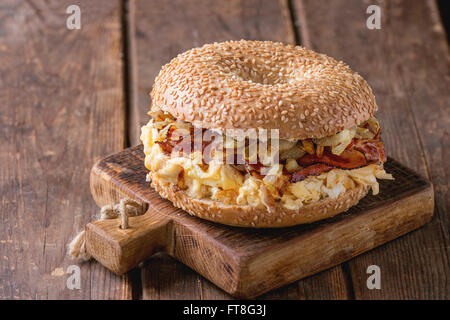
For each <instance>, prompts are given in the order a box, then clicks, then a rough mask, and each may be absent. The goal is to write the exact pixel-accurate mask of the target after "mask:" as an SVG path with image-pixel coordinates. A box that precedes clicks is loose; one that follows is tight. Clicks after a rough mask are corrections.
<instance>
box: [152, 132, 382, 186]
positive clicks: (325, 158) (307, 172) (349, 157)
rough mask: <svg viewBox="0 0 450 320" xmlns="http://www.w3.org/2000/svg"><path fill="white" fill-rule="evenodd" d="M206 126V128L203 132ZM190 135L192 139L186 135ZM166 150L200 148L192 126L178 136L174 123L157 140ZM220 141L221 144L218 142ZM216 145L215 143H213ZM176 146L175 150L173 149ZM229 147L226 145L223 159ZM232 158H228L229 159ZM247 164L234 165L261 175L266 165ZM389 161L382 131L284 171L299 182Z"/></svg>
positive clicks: (307, 156)
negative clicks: (309, 177) (345, 147)
mask: <svg viewBox="0 0 450 320" xmlns="http://www.w3.org/2000/svg"><path fill="white" fill-rule="evenodd" d="M205 130H206V129H203V133H204V131H205ZM187 138H190V139H187ZM213 142H214V139H213V140H212V141H202V143H201V151H202V152H203V153H204V151H205V148H206V147H207V146H208V145H210V144H212V143H213ZM155 143H157V144H159V145H160V146H161V148H162V150H163V152H164V153H166V154H169V155H170V154H171V153H172V152H173V151H179V152H186V153H190V152H193V151H200V150H194V149H195V148H197V149H199V148H198V147H199V146H196V145H195V143H194V131H193V130H191V132H190V135H189V134H188V135H186V136H177V135H176V134H175V128H174V127H171V128H170V129H169V131H168V133H167V138H166V139H165V140H164V141H156V142H155ZM219 145H221V144H219ZM212 146H213V147H214V145H212ZM175 147H176V150H174V149H175ZM226 151H227V150H226V149H223V150H222V152H223V153H224V160H226V159H225V155H226V154H227V153H226ZM209 160H210V155H205V154H204V160H203V161H204V163H206V164H207V163H209ZM228 160H229V159H228ZM234 160H235V161H236V162H235V163H238V162H237V154H234ZM242 162H245V165H236V166H235V168H236V169H238V170H239V171H243V172H244V171H245V172H249V173H251V174H255V175H257V176H260V175H261V168H262V167H263V165H262V164H261V163H260V162H259V161H258V163H257V164H249V163H248V162H247V161H245V159H241V162H239V163H242ZM384 162H386V152H385V149H384V145H383V142H381V140H380V138H379V132H378V133H377V135H376V136H375V137H374V138H373V139H356V138H355V139H353V140H352V142H351V143H350V144H349V145H348V146H347V149H345V150H344V151H343V152H342V153H341V154H340V155H335V154H333V153H332V152H331V150H330V148H329V147H325V149H324V150H323V152H322V154H321V155H317V153H314V154H305V155H304V156H302V157H301V158H299V159H297V163H298V164H299V165H300V166H301V167H302V168H301V169H299V170H297V171H296V172H294V173H289V172H287V171H286V172H284V174H286V175H289V176H290V181H291V182H298V181H302V180H304V179H306V178H307V177H308V176H318V175H320V174H322V173H324V172H328V171H330V170H332V169H333V168H339V169H346V170H350V169H356V168H361V167H364V166H367V165H369V164H371V163H384ZM261 177H262V176H261Z"/></svg>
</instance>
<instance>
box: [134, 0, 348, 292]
mask: <svg viewBox="0 0 450 320" xmlns="http://www.w3.org/2000/svg"><path fill="white" fill-rule="evenodd" d="M130 4H131V8H130V12H131V13H132V14H133V13H135V15H134V16H132V17H131V18H130V19H129V20H130V21H131V22H132V23H131V25H130V30H131V31H130V34H132V35H134V36H132V37H131V38H130V48H131V52H130V53H129V56H130V57H131V58H132V60H133V61H134V63H133V64H132V66H131V68H132V70H131V72H130V74H131V75H132V82H133V87H132V88H131V90H130V92H131V93H132V95H133V96H132V97H131V101H132V102H133V104H132V106H131V114H130V116H129V119H130V121H131V124H130V141H131V143H132V144H136V143H139V133H140V127H141V126H142V125H143V124H145V123H146V122H147V121H148V116H147V115H146V112H147V110H148V106H149V104H150V98H149V95H148V93H149V91H150V90H151V87H152V85H153V81H154V78H155V77H156V75H157V74H158V72H159V70H160V68H161V66H162V65H163V64H165V63H168V62H169V61H170V59H171V58H173V57H175V56H176V55H177V54H178V53H181V52H183V51H185V50H188V49H190V48H192V47H197V46H200V45H202V44H204V43H211V42H214V41H217V42H220V41H226V40H239V39H249V40H272V41H283V42H286V43H295V35H294V32H293V26H292V23H291V19H290V13H289V6H288V1H286V0H280V1H273V0H230V1H214V3H212V2H211V1H206V0H194V1H189V2H187V1H182V0H170V1H146V0H136V1H133V2H131V3H130ZM158 261H159V262H160V263H161V266H160V269H161V270H162V269H171V270H175V271H174V272H176V273H177V276H174V277H175V278H176V279H183V277H184V275H185V274H186V273H185V272H183V268H177V267H175V266H174V265H173V264H177V262H174V261H173V260H170V259H163V260H158ZM146 273H147V271H146V270H143V278H144V279H149V281H150V282H149V283H144V282H143V288H144V293H143V296H144V297H149V298H150V297H151V298H157V297H156V296H154V295H153V293H151V292H149V291H148V290H147V289H148V288H157V287H167V288H172V290H174V291H176V290H177V288H176V287H174V286H171V284H170V281H171V278H170V277H168V276H167V274H164V273H161V274H160V276H159V277H148V276H146V275H145V274H146ZM197 277H198V276H197ZM197 277H196V276H194V277H191V276H190V275H188V276H186V277H185V278H184V279H185V281H186V283H187V284H186V286H187V288H190V289H185V290H184V292H182V293H175V295H177V297H180V298H181V297H183V298H186V299H200V298H205V299H223V298H225V297H228V296H224V294H223V292H222V291H221V290H219V289H217V288H216V287H215V286H213V285H211V284H210V282H209V281H207V280H205V279H203V278H197ZM180 281H181V280H180ZM330 283H333V285H332V286H331V285H329V284H330ZM345 284H346V281H344V274H343V272H342V270H341V268H340V267H338V268H336V269H332V270H330V271H326V272H323V273H321V274H320V275H318V276H315V277H314V278H313V279H307V280H304V281H300V282H299V283H298V286H299V290H298V292H299V295H297V290H296V289H295V290H291V289H289V288H286V290H284V289H281V290H277V292H276V293H274V294H272V297H273V298H280V299H282V298H285V297H287V296H289V297H292V296H293V297H295V298H297V297H299V298H301V297H305V294H303V292H308V294H307V297H308V298H311V299H314V298H321V297H324V296H326V297H339V298H342V297H346V296H347V292H348V290H347V288H346V285H345ZM293 286H294V287H296V286H297V285H293ZM199 288H200V289H199ZM167 291H168V292H170V289H167ZM292 293H293V294H292Z"/></svg>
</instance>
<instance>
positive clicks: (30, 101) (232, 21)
mask: <svg viewBox="0 0 450 320" xmlns="http://www.w3.org/2000/svg"><path fill="white" fill-rule="evenodd" d="M374 2H375V3H377V4H379V5H380V6H381V8H382V28H381V29H380V30H369V29H367V28H366V25H365V22H366V19H367V17H368V15H367V14H366V13H365V12H366V8H367V6H368V5H369V4H370V3H369V2H366V1H359V0H352V1H348V0H333V1H325V0H289V1H288V0H281V1H275V0H273V1H272V0H240V1H238V0H230V1H214V2H211V1H208V0H194V1H182V0H165V1H158V0H152V1H147V0H122V1H119V0H116V1H110V0H99V1H95V2H94V1H87V0H86V1H78V0H73V1H68V0H67V1H66V0H64V1H56V0H54V1H43V0H42V1H41V0H37V1H22V0H20V1H17V0H6V1H2V6H1V7H0V58H1V59H0V61H2V64H1V65H0V92H1V94H0V102H1V104H0V136H1V140H0V141H1V142H0V143H1V146H2V149H1V151H0V163H1V166H0V172H1V173H0V194H1V207H0V208H1V209H0V219H1V223H0V232H1V236H0V299H46V298H55V299H67V298H77V299H111V298H116V299H141V298H142V299H185V298H191V299H226V298H231V297H230V296H229V295H227V294H225V293H224V292H223V291H221V290H220V289H218V288H217V287H216V286H215V285H213V284H211V283H210V282H209V281H208V280H205V279H204V278H203V277H201V276H199V275H198V274H196V273H195V272H194V271H192V270H190V269H189V268H187V267H185V266H184V265H182V264H181V263H179V262H177V261H175V260H174V259H172V258H170V257H168V256H167V255H164V254H158V255H155V256H153V257H152V258H151V259H149V260H147V261H146V262H145V263H144V264H143V266H142V267H141V268H140V269H137V270H136V271H134V272H132V273H130V274H127V275H126V276H122V277H119V276H115V275H114V274H113V273H112V272H109V271H108V270H106V269H105V268H103V267H102V266H101V265H100V264H98V263H96V262H89V263H83V264H80V267H81V278H82V282H81V290H69V289H67V288H66V285H65V282H66V279H67V277H68V275H67V274H65V270H66V268H67V266H68V265H70V264H73V263H74V262H72V261H70V259H68V258H67V257H66V256H65V251H66V246H67V244H68V243H69V241H70V240H71V238H72V237H73V236H74V235H75V234H76V232H78V231H79V230H81V229H82V228H83V226H84V225H85V224H86V223H87V222H89V221H92V220H95V219H96V216H97V214H98V208H97V206H96V205H95V203H94V201H93V200H92V197H91V195H90V192H89V171H90V168H91V167H92V165H93V164H94V163H95V161H96V160H98V159H100V158H103V157H104V156H106V155H108V154H111V153H115V152H117V151H119V150H121V149H122V148H124V147H126V146H130V145H134V144H136V143H138V138H139V128H140V126H141V125H142V124H143V123H144V122H145V121H146V119H147V118H146V115H145V112H146V110H147V109H148V105H149V103H150V99H149V97H148V92H149V91H150V89H151V85H152V83H153V79H154V77H155V76H156V75H157V72H158V71H159V68H160V67H161V65H162V64H164V63H166V62H168V61H169V60H170V59H171V58H172V57H173V56H175V55H176V54H177V53H180V52H182V51H184V50H186V49H189V48H191V47H193V46H198V45H201V44H203V43H207V42H213V41H223V40H228V39H241V38H245V39H259V40H278V41H283V42H287V43H297V44H302V45H304V46H306V47H310V48H313V49H315V50H318V51H320V52H323V53H326V54H329V55H331V56H333V57H335V58H338V59H342V60H344V61H346V62H347V63H348V64H349V65H350V66H351V67H352V68H354V69H355V70H356V71H358V72H360V73H361V75H362V76H364V77H365V78H366V79H367V80H368V82H369V83H370V85H371V86H372V87H373V89H374V92H375V95H376V97H377V102H378V105H379V106H380V110H379V112H378V114H377V117H378V118H379V119H380V120H381V122H382V124H383V126H382V127H383V139H384V141H385V142H386V146H387V149H388V153H389V154H390V155H392V156H393V157H394V158H396V159H397V160H399V161H400V162H402V163H405V164H406V165H408V166H409V167H411V168H412V169H414V170H416V171H417V172H419V173H420V174H422V175H423V176H425V177H427V178H429V179H430V180H431V181H432V182H433V184H434V188H435V207H436V209H435V215H434V217H433V219H432V221H431V222H430V223H429V224H427V225H426V226H425V227H423V228H421V229H420V230H418V231H415V232H413V233H411V234H409V235H407V236H404V237H402V238H400V239H398V240H395V241H393V242H390V243H389V244H387V245H384V246H382V247H379V248H377V249H375V250H372V251H370V252H368V253H365V254H363V255H361V256H358V257H357V258H354V259H352V260H351V261H350V262H348V263H344V264H341V265H340V266H337V267H335V268H332V269H330V270H326V271H323V272H321V273H319V274H317V275H315V276H312V277H308V278H306V279H303V280H300V281H298V282H296V283H293V284H291V285H288V286H285V287H283V288H280V289H277V290H274V291H272V292H269V293H267V294H265V295H264V296H262V297H260V298H262V299H280V298H282V299H390V298H394V299H418V298H424V299H449V298H450V292H449V291H450V290H449V279H450V275H449V241H450V237H449V221H448V220H449V207H450V197H449V195H448V192H449V174H450V166H449V162H448V160H447V159H448V158H449V157H450V151H449V147H450V143H449V142H450V141H449V140H450V135H449V132H448V128H449V127H450V115H449V105H450V99H449V88H450V83H449V82H450V81H449V64H448V61H449V60H448V57H449V55H448V44H447V42H446V36H445V31H444V29H443V27H442V23H441V21H440V18H439V11H438V8H437V6H436V3H435V1H434V0H425V1H422V0H413V1H411V0H409V1H408V0H395V1H394V0H393V1H379V2H378V1H374ZM212 3H213V4H212ZM71 4H78V5H79V6H80V8H81V14H82V18H81V21H82V28H81V30H68V29H67V28H66V18H67V14H66V13H65V10H66V8H67V7H68V6H69V5H71ZM371 264H376V265H379V266H380V267H381V270H382V290H368V289H367V287H366V285H365V283H366V279H367V274H366V268H367V266H369V265H371Z"/></svg>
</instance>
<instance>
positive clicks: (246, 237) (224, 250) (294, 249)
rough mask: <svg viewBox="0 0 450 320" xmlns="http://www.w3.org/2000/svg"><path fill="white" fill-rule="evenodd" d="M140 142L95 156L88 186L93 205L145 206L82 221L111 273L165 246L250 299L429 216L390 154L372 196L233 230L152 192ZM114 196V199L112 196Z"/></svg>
mask: <svg viewBox="0 0 450 320" xmlns="http://www.w3.org/2000/svg"><path fill="white" fill-rule="evenodd" d="M142 148H143V147H142V145H139V146H136V147H133V148H128V149H126V150H124V151H122V152H120V153H118V154H115V155H112V156H109V157H107V158H105V159H103V160H102V161H100V162H98V163H97V164H96V166H95V167H94V168H93V170H92V176H91V191H92V194H93V196H94V199H95V200H96V202H97V203H98V204H99V205H104V204H106V203H108V202H110V201H111V200H112V199H111V197H110V194H111V193H110V192H107V193H104V192H103V191H104V190H112V189H116V190H119V192H118V193H117V195H119V194H123V195H125V196H127V197H131V198H133V199H136V200H138V201H141V202H144V203H147V204H148V211H147V213H146V214H144V215H142V216H138V217H132V218H129V219H130V222H129V224H130V227H129V229H126V230H122V229H120V228H119V225H120V221H118V220H105V221H98V222H95V223H91V224H89V225H88V226H87V227H86V241H87V249H88V252H89V253H90V254H91V255H92V256H94V257H95V258H96V259H98V260H99V261H100V262H102V264H103V265H105V266H106V267H108V268H109V269H111V270H113V271H114V272H116V273H124V272H127V271H128V270H129V269H131V268H133V267H135V266H137V265H138V263H139V262H140V261H141V260H143V259H144V258H146V257H150V256H151V255H152V254H154V253H155V252H158V251H161V252H166V253H168V254H169V255H171V256H173V257H175V258H176V259H177V260H179V261H181V262H183V263H184V264H186V265H187V266H189V267H191V268H192V269H194V270H196V271H197V272H199V273H200V274H201V275H203V276H204V277H206V278H207V279H209V280H210V281H212V282H213V283H215V284H216V285H217V286H218V287H220V288H222V289H223V290H225V291H226V292H228V293H230V294H231V295H233V296H236V297H239V298H252V297H255V296H258V295H260V294H262V293H265V292H267V291H270V290H272V289H274V288H278V287H281V286H282V285H286V284H289V283H292V282H293V281H296V280H298V279H301V278H304V277H307V276H309V275H312V274H315V273H317V272H319V271H322V270H325V269H328V268H330V267H333V266H335V265H337V264H340V263H342V262H344V261H346V260H348V259H350V258H352V257H354V256H356V255H358V254H361V253H363V252H366V251H368V250H370V249H372V248H374V247H376V246H378V245H381V244H384V243H386V242H388V241H390V240H393V239H395V238H397V237H399V236H401V235H404V234H406V233H407V232H409V231H411V230H414V229H416V228H418V227H420V226H422V225H423V224H424V223H426V222H427V221H429V220H430V219H431V215H432V214H433V206H434V198H433V188H432V186H431V184H430V183H428V182H427V181H425V180H423V179H422V178H420V177H419V176H418V175H416V174H415V173H413V172H411V171H410V170H409V169H407V168H405V167H402V166H401V165H400V164H398V163H396V162H395V161H393V160H392V159H390V160H389V161H388V162H387V163H386V164H385V167H386V170H387V171H388V172H391V173H392V174H393V176H394V178H395V180H394V181H381V182H380V194H379V195H377V196H367V197H365V198H363V199H362V200H361V201H360V203H359V204H358V205H357V206H355V207H352V208H351V209H349V210H348V211H347V212H346V213H345V214H341V215H338V216H336V217H333V218H330V219H327V220H323V221H320V222H317V223H312V224H307V225H300V226H296V227H289V228H281V229H250V228H238V227H231V226H225V225H220V224H217V223H211V222H209V221H206V220H203V219H199V218H196V217H193V216H190V215H188V214H187V213H186V212H184V211H182V210H181V209H178V208H175V207H173V206H172V204H171V203H170V202H169V201H167V200H165V199H162V198H160V197H159V195H158V193H156V192H155V191H154V190H153V189H152V188H151V187H150V183H149V182H147V181H145V176H146V173H147V170H146V169H145V167H144V163H143V160H144V155H143V152H142ZM118 201H119V199H115V202H118Z"/></svg>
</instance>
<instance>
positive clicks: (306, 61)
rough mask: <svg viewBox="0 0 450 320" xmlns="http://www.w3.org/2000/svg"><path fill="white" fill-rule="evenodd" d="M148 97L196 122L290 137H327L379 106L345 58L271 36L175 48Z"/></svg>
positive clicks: (214, 126) (181, 116)
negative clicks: (273, 39) (177, 50)
mask: <svg viewBox="0 0 450 320" xmlns="http://www.w3.org/2000/svg"><path fill="white" fill-rule="evenodd" d="M151 97H152V102H153V104H154V105H157V106H158V107H160V108H161V109H163V110H164V111H166V112H168V113H170V114H172V115H173V116H174V117H176V118H177V119H180V120H183V121H187V122H190V123H192V124H193V125H194V126H199V127H203V128H208V129H214V130H216V131H219V132H220V131H223V130H224V129H246V128H257V129H278V130H279V137H280V138H282V139H289V140H291V139H293V140H295V139H306V138H321V137H325V136H331V135H333V134H336V133H337V132H339V131H342V130H344V129H348V128H351V127H353V126H355V125H359V124H361V123H362V122H364V121H366V120H367V119H369V118H370V117H371V116H372V115H373V113H374V112H375V111H376V110H377V105H376V102H375V97H374V95H373V93H372V90H371V88H370V87H369V85H368V84H367V82H366V81H365V80H364V79H363V78H362V77H361V76H360V75H359V74H358V73H356V72H354V71H353V70H351V69H350V67H349V66H348V65H346V64H345V63H343V62H341V61H336V60H335V59H333V58H331V57H328V56H326V55H324V54H319V53H316V52H314V51H312V50H308V49H305V48H302V47H299V46H292V45H285V44H282V43H274V42H270V41H244V40H241V41H228V42H223V43H214V44H207V45H204V46H202V47H200V48H194V49H191V50H189V51H186V52H184V53H182V54H179V55H178V56H177V57H176V58H174V59H173V60H172V61H170V63H168V64H166V65H165V66H164V67H163V68H162V70H161V71H160V73H159V75H158V76H157V77H156V79H155V83H154V86H153V90H152V92H151ZM237 132H238V131H236V133H230V132H229V133H228V134H229V135H234V134H236V135H238V133H237Z"/></svg>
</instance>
